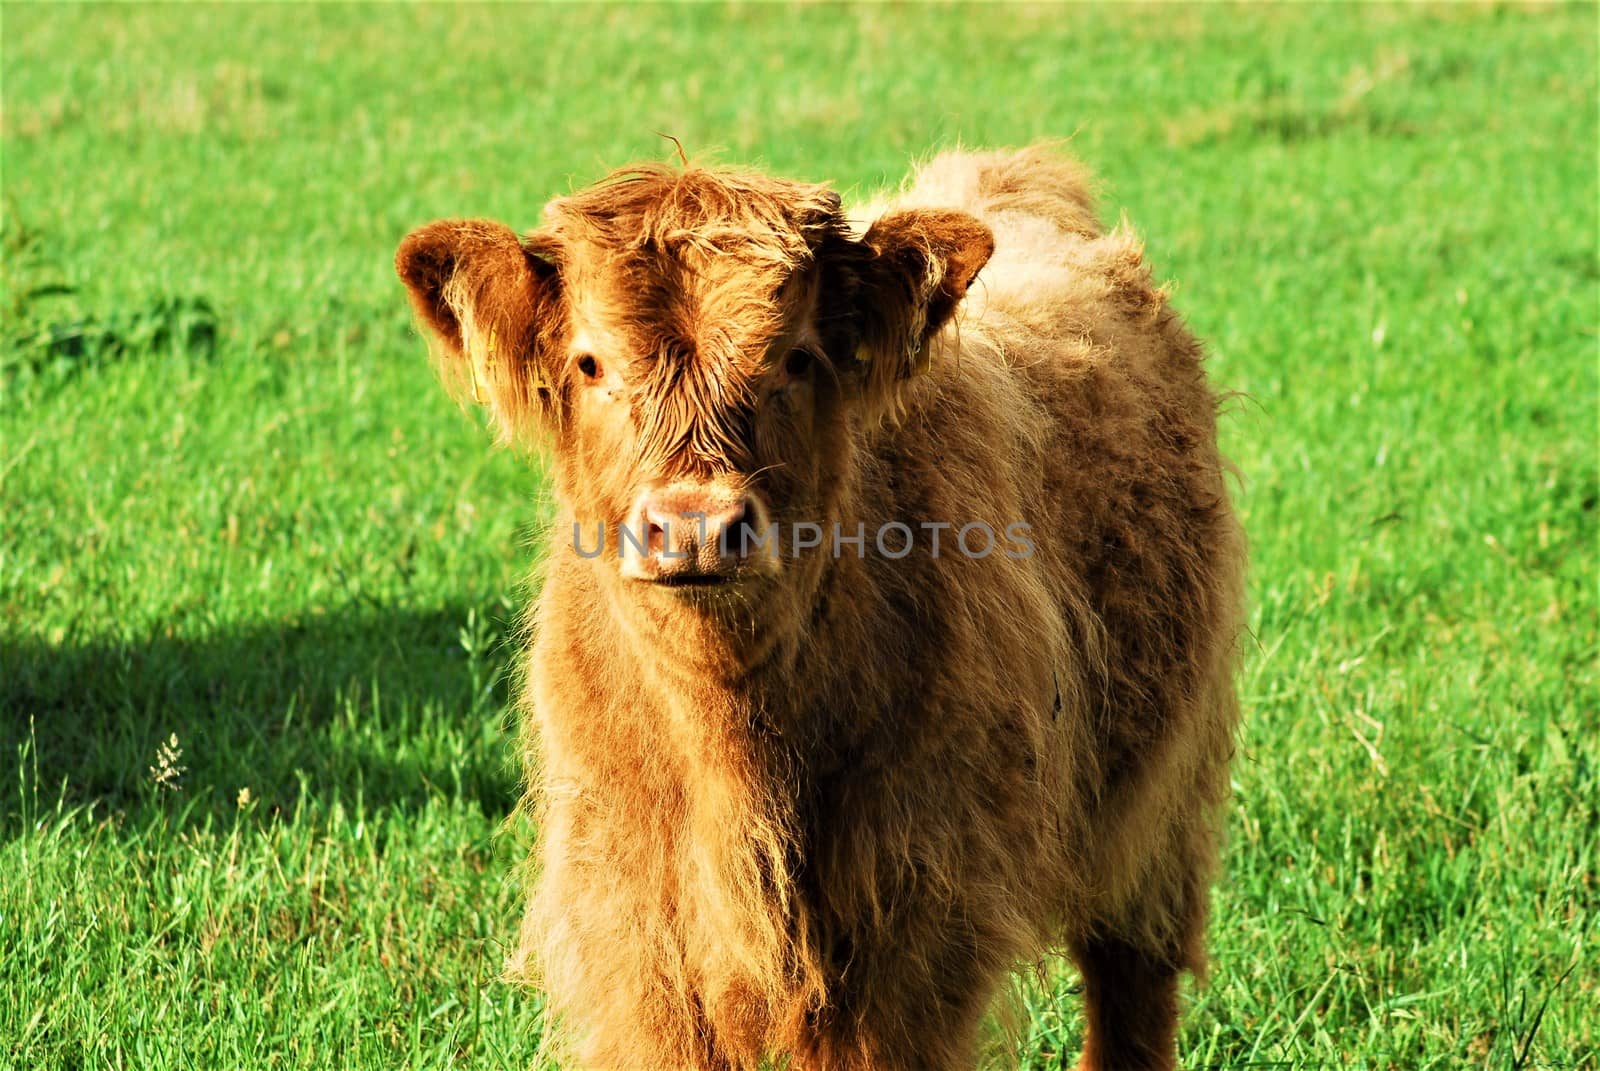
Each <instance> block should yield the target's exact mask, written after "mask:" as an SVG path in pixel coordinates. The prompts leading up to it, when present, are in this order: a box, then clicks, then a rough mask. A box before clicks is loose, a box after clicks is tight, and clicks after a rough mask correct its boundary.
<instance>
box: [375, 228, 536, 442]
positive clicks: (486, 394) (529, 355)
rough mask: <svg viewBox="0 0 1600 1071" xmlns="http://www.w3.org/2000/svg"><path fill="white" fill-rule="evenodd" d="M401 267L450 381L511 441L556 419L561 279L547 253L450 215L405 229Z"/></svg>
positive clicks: (503, 230)
mask: <svg viewBox="0 0 1600 1071" xmlns="http://www.w3.org/2000/svg"><path fill="white" fill-rule="evenodd" d="M394 265H395V271H396V272H398V273H399V275H400V279H401V281H402V282H404V283H405V284H406V291H407V294H408V296H409V297H410V299H411V307H412V308H413V309H414V310H415V311H416V314H417V318H418V320H420V321H421V323H422V325H423V327H424V328H426V329H427V331H428V333H429V334H430V335H431V336H432V342H433V345H432V346H431V347H430V349H431V350H432V352H433V354H434V358H435V361H436V363H437V364H438V365H439V371H440V374H441V376H442V377H443V379H444V380H445V383H446V385H447V386H450V387H453V388H455V389H456V391H457V393H461V394H466V393H470V395H471V397H472V399H473V400H474V401H476V402H479V403H481V404H483V405H486V406H488V408H489V411H490V413H491V414H492V415H493V417H494V422H495V425H496V427H497V429H498V430H499V433H500V437H501V438H502V439H503V440H507V441H509V440H512V439H515V438H520V437H522V436H524V435H526V434H529V433H533V432H537V431H539V430H540V429H541V428H542V427H543V426H545V425H546V424H548V423H549V422H550V421H552V420H553V419H554V417H555V408H554V407H555V404H556V399H555V392H554V389H553V386H552V379H553V377H552V376H551V375H550V374H548V372H547V370H546V366H547V365H548V362H549V356H548V354H549V350H550V349H551V347H550V345H549V341H550V338H551V336H552V335H553V334H554V333H555V332H556V331H557V330H558V327H559V324H560V300H559V291H560V279H559V274H558V271H557V269H556V266H555V260H554V257H553V256H552V255H551V254H550V252H549V251H545V250H542V249H541V248H540V247H539V245H538V244H537V242H536V241H535V239H533V238H529V239H527V240H524V239H519V238H518V237H517V235H516V232H514V231H513V230H512V229H511V228H510V227H507V226H505V225H503V224H500V223H494V222H491V221H489V220H480V219H468V220H459V219H447V220H440V221H439V222H437V223H430V224H428V225H427V226H425V227H419V228H417V229H416V230H414V231H412V232H411V233H410V234H408V235H406V237H405V240H404V241H402V242H401V243H400V249H399V251H398V252H397V253H396V254H395V259H394Z"/></svg>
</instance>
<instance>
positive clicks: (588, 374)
mask: <svg viewBox="0 0 1600 1071" xmlns="http://www.w3.org/2000/svg"><path fill="white" fill-rule="evenodd" d="M578 371H580V372H582V373H583V375H584V378H585V379H599V378H600V362H599V361H597V360H595V359H594V357H593V356H591V355H590V354H587V353H586V354H584V355H583V356H582V357H579V358H578Z"/></svg>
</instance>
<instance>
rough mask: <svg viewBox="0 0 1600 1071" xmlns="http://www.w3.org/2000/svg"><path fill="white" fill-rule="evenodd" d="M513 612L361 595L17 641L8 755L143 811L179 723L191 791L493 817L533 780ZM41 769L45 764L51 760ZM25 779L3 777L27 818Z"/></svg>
mask: <svg viewBox="0 0 1600 1071" xmlns="http://www.w3.org/2000/svg"><path fill="white" fill-rule="evenodd" d="M509 616H510V615H509V613H508V612H506V611H504V610H502V609H499V608H496V611H495V612H494V613H492V614H485V613H483V612H482V611H478V610H473V609H469V608H467V607H445V608H438V609H431V610H420V611H412V610H366V609H359V610H358V609H350V610H346V611H342V612H335V613H332V614H329V615H326V616H318V617H311V618H308V619H306V620H303V621H296V622H290V623H273V624H262V625H253V626H250V627H247V628H242V629H235V630H231V631H224V632H220V633H219V634H216V635H212V636H205V637H200V638H191V637H181V636H157V637H153V638H149V639H144V640H140V641H133V642H118V641H115V640H99V639H96V640H91V641H88V642H81V643H79V642H74V641H72V640H70V639H69V640H67V641H65V642H63V643H59V644H53V643H49V642H46V641H45V640H43V639H42V638H36V637H23V638H21V639H16V638H12V639H7V640H4V641H0V749H3V750H0V755H3V756H5V758H3V759H0V770H4V769H7V768H9V767H11V765H12V758H13V757H18V758H21V759H22V760H23V770H22V773H23V775H24V777H25V778H26V779H27V780H29V781H33V783H34V784H36V786H37V790H38V793H39V796H40V797H41V798H48V799H50V800H51V801H54V799H55V798H56V796H57V794H58V793H60V794H61V795H63V796H64V797H65V800H66V802H67V803H68V804H86V803H90V802H96V803H97V804H98V805H99V806H100V807H101V809H102V813H104V812H105V811H107V810H109V811H123V812H125V813H128V814H130V815H132V814H133V813H134V812H137V811H139V810H141V809H144V808H147V807H153V806H162V807H166V806H168V805H169V803H170V800H160V799H158V797H159V795H160V793H158V792H157V786H156V785H155V780H156V777H155V774H154V773H153V772H152V770H151V767H152V766H153V765H156V764H157V762H158V759H157V751H158V749H159V747H160V745H161V743H162V742H164V741H166V740H167V739H168V738H169V737H170V736H172V735H174V734H175V735H176V736H177V738H178V746H179V748H181V752H182V753H181V757H180V758H178V759H177V760H176V763H175V765H177V766H180V767H183V768H185V769H184V770H183V772H182V773H181V775H179V778H178V783H179V786H180V788H179V793H180V794H181V795H182V797H183V798H184V799H185V800H186V801H192V802H194V803H196V804H198V806H200V807H202V808H204V807H210V808H212V809H215V810H218V811H231V810H233V809H234V808H235V807H236V806H237V802H236V801H237V799H238V794H239V792H240V790H241V789H244V788H249V790H250V794H251V796H252V797H253V798H254V799H256V800H257V801H259V802H258V806H260V807H262V808H267V809H270V808H293V807H294V806H295V805H296V804H297V802H298V801H300V800H301V799H302V797H310V798H311V799H313V800H315V801H316V802H317V803H319V804H323V805H331V804H332V803H334V802H336V801H337V802H342V803H343V804H344V805H345V806H346V807H354V806H355V805H357V803H358V802H359V803H360V804H361V805H362V806H364V807H366V808H367V809H368V810H369V811H370V810H376V809H379V808H388V807H397V808H401V809H406V808H415V807H420V806H422V805H423V804H425V803H426V802H428V801H429V800H430V799H436V798H439V797H441V796H442V797H446V798H448V799H453V800H458V801H463V802H466V803H468V804H470V805H473V806H477V807H479V808H481V809H482V810H483V812H484V813H485V814H487V815H490V816H492V817H499V816H501V815H504V814H506V813H507V811H508V810H509V809H510V808H511V806H512V804H513V802H514V800H515V798H516V792H517V784H516V773H515V771H514V769H513V768H512V762H511V760H512V757H513V752H512V748H511V745H510V740H511V734H510V732H509V729H508V727H507V714H506V703H507V693H508V685H507V681H506V673H505V666H506V661H507V658H508V656H509V653H510V646H509V644H508V642H507V635H508V633H509V631H510V627H509V625H508V623H507V621H506V620H504V619H505V618H508V617H509ZM35 771H36V778H35ZM19 781H20V779H18V780H13V781H12V782H11V785H10V786H5V787H0V799H5V800H6V802H5V803H4V804H0V831H3V832H4V833H5V834H7V835H11V834H13V833H15V832H16V828H15V826H16V823H17V822H18V821H19V816H18V809H17V801H18V796H17V792H18V789H17V788H16V787H14V786H16V785H18V784H19Z"/></svg>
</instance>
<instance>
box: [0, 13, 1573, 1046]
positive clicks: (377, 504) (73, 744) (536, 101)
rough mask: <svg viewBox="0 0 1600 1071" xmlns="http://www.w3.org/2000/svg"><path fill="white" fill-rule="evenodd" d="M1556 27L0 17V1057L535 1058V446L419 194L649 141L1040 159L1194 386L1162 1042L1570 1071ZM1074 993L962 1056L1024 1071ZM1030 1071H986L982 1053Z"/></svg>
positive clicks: (470, 209) (999, 16)
mask: <svg viewBox="0 0 1600 1071" xmlns="http://www.w3.org/2000/svg"><path fill="white" fill-rule="evenodd" d="M1595 31H1596V8H1595V7H1594V6H1593V5H1574V6H1549V7H1543V6H1536V5H1509V6H1502V5H1494V6H1489V5H1483V6H1478V5H1474V6H1461V7H1444V8H1422V7H1404V8H1398V7H1397V8H1389V7H1359V8H1356V7H1352V8H1342V7H1335V6H1331V5H1329V6H1305V7H1301V6H1280V7H1265V6H1264V7H1245V8H1228V9H1221V8H1211V7H1201V6H1192V7H1191V6H1154V7H1127V8H1106V9H1101V8H1090V7H1079V6H1060V7H1008V8H981V9H980V8H962V7H937V8H933V7H928V8H918V7H905V8H902V7H876V6H874V7H867V8H860V9H852V8H845V7H834V6H823V5H818V6H802V7H766V6H752V7H739V8H733V9H723V8H712V7H685V8H676V7H644V8H612V7H590V6H558V7H540V8H531V7H530V8H506V7H489V6H483V7H478V6H474V7H470V8H461V9H444V8H437V7H418V8H402V7H338V6H332V5H328V6H307V7H301V6H295V7H279V6H273V7H267V6H261V7H255V6H248V7H229V8H220V7H209V6H208V7H187V6H185V7H178V6H168V7H149V8H145V7H125V8H124V7H117V8H110V9H100V8H81V7H70V8H69V7H54V6H32V5H28V6H22V5H8V6H7V7H6V8H5V10H4V12H3V35H0V63H3V69H4V90H3V101H0V103H3V120H0V124H3V125H0V154H3V172H0V179H3V185H0V195H3V202H0V203H3V250H4V253H3V257H4V266H5V271H4V279H5V283H4V291H3V294H0V307H3V309H4V319H3V325H0V756H3V757H0V1066H5V1067H17V1068H28V1069H57V1068H59V1069H68V1068H73V1069H75V1068H88V1067H95V1068H100V1067H138V1068H146V1069H156V1068H188V1067H213V1066H215V1067H237V1068H256V1067H328V1068H335V1067H337V1068H345V1067H348V1068H379V1067H385V1068H388V1067H394V1066H397V1065H400V1066H406V1067H419V1068H436V1067H447V1066H449V1067H462V1068H508V1069H520V1068H525V1067H528V1066H530V1065H533V1064H534V1063H535V1061H536V1060H537V1058H538V1049H539V1041H540V1037H541V1032H542V1030H543V1020H542V1003H541V1000H540V998H539V996H538V994H537V993H533V992H527V991H520V990H517V989H514V988H512V987H510V986H508V985H506V984H504V983H503V982H502V981H500V980H499V978H498V975H499V972H500V970H501V967H502V964H503V960H504V957H505V954H506V951H507V949H508V947H509V945H510V944H511V943H512V941H513V939H514V937H515V928H516V924H517V916H518V912H519V904H518V899H519V895H518V880H519V879H518V875H517V873H516V865H517V862H518V860H520V859H521V858H522V856H523V855H524V854H525V852H526V850H527V845H528V843H529V841H530V838H531V837H532V836H533V832H534V831H533V830H532V829H531V828H529V826H528V823H527V821H526V820H525V819H522V818H519V817H518V816H517V814H516V811H515V808H516V800H517V795H518V786H517V776H518V775H517V772H516V762H517V755H516V753H515V738H514V734H513V733H512V731H511V727H510V721H509V712H508V687H507V683H506V675H505V674H506V667H507V664H508V661H509V659H510V657H511V654H512V650H513V647H512V643H513V642H514V634H515V629H516V618H517V614H518V611H519V609H520V607H521V606H522V605H523V604H524V603H525V602H526V601H527V599H528V598H529V597H530V589H529V585H528V582H527V580H526V577H527V576H528V573H529V570H530V568H531V566H532V564H533V562H534V560H535V558H536V556H537V554H538V550H539V547H538V544H539V543H540V541H541V538H542V537H541V536H540V522H541V518H543V517H544V516H546V515H547V505H546V504H545V503H544V502H543V501H542V500H541V493H540V487H541V482H540V474H539V468H538V465H537V462H536V461H533V460H530V459H528V458H524V457H519V456H516V455H514V454H512V453H510V452H508V451H505V450H498V449H491V447H490V442H489V436H488V434H487V433H486V432H485V431H484V429H483V426H482V420H481V419H480V418H479V417H478V415H477V414H475V413H463V412H462V411H460V410H459V409H457V408H456V407H455V406H454V405H453V404H452V403H451V402H450V401H449V400H448V399H447V398H446V396H445V395H444V393H443V391H441V390H440V389H439V388H438V387H437V385H436V384H435V383H434V381H433V376H432V373H431V371H430V369H429V367H428V363H427V361H426V359H425V356H424V345H423V342H422V340H421V338H420V337H419V336H418V334H417V332H416V330H415V328H414V327H413V326H412V324H411V320H410V315H409V311H408V309H407V307H406V303H405V300H404V297H403V293H402V290H401V287H400V284H399V283H398V281H397V280H396V279H395V277H394V272H393V268H392V256H393V252H394V248H395V245H396V243H397V242H398V241H399V239H400V237H401V236H402V235H403V234H404V233H405V232H406V231H407V230H408V229H409V228H411V227H412V226H415V225H417V224H419V223H422V222H426V221H428V220H430V219H434V218H437V217H441V216H476V215H482V216H490V217H494V218H497V219H501V220H503V221H505V222H507V223H510V224H511V225H513V226H515V227H517V228H519V229H522V228H527V227H531V226H533V225H534V224H536V223H537V222H538V218H539V210H540V207H541V206H542V204H543V203H544V201H545V200H546V199H547V198H548V197H549V196H551V195H552V194H555V193H560V192H566V191H568V190H570V189H572V188H575V187H576V186H579V185H582V184H585V183H587V182H589V181H592V180H593V179H595V178H597V177H599V176H600V175H602V174H604V173H605V172H606V171H607V170H608V169H609V168H610V167H611V166H614V165H617V164H620V163H623V162H626V161H628V160H631V159H637V158H652V159H670V158H675V150H674V149H673V148H672V146H671V144H670V143H669V142H666V141H664V140H663V139H662V138H661V137H659V136H657V134H656V133H655V132H657V131H661V132H666V133H669V134H671V135H673V136H675V137H676V138H678V139H679V140H680V141H681V142H682V143H683V145H684V146H685V148H686V149H687V150H688V151H689V152H690V154H691V155H693V156H696V157H701V158H705V157H708V156H709V157H710V158H713V159H721V160H723V161H726V162H729V163H741V164H757V165H760V166H762V167H763V168H765V169H767V170H769V171H771V172H773V173H775V174H782V175H786V176H792V177H798V178H806V179H813V180H831V181H833V182H834V183H835V184H836V185H837V186H838V187H839V188H840V189H842V190H843V191H845V192H846V195H847V197H848V196H849V195H850V194H852V193H854V194H857V195H865V194H867V193H869V192H871V191H873V190H875V189H877V188H880V187H882V186H884V185H886V184H892V183H894V182H897V181H898V180H899V178H900V177H901V176H902V175H903V174H904V172H905V168H906V164H907V161H908V159H909V158H910V157H913V156H918V155H924V154H926V153H928V152H929V151H930V150H932V149H934V148H936V147H938V146H941V145H948V144H954V143H957V142H960V143H963V144H968V145H1008V144H1019V143H1026V142H1030V141H1033V140H1036V139H1040V138H1045V137H1062V136H1069V137H1070V138H1071V141H1070V143H1069V147H1070V150H1071V151H1072V152H1074V153H1075V154H1077V155H1078V156H1080V157H1081V158H1082V159H1083V160H1085V161H1086V162H1087V163H1088V164H1089V165H1090V166H1091V167H1092V168H1093V169H1094V170H1095V172H1096V173H1097V174H1098V175H1099V176H1100V179H1101V184H1102V204H1103V206H1104V213H1105V215H1106V216H1107V217H1108V218H1110V219H1116V218H1117V217H1118V216H1119V214H1122V213H1126V215H1127V217H1128V219H1129V220H1130V222H1131V223H1132V224H1133V225H1134V226H1135V227H1136V228H1137V229H1138V230H1139V231H1140V232H1141V233H1142V234H1143V235H1144V236H1145V238H1146V242H1147V249H1148V253H1149V256H1150V259H1151V260H1152V261H1153V262H1154V263H1155V264H1156V265H1157V270H1158V272H1159V273H1160V274H1161V275H1162V276H1163V277H1164V278H1167V279H1169V280H1171V281H1172V284H1173V286H1174V288H1175V293H1176V302H1177V304H1178V305H1179V307H1180V308H1182V309H1183V310H1184V312H1185V314H1186V316H1187V318H1188V320H1189V322H1190V323H1191V325H1192V326H1193V328H1194V329H1195V331H1196V332H1197V333H1198V334H1199V335H1200V336H1201V337H1202V338H1204V339H1206V340H1207V341H1208V344H1209V347H1210V352H1211V359H1210V365H1209V367H1210V373H1211V375H1212V376H1213V378H1214V381H1215V382H1216V383H1217V384H1219V385H1220V386H1223V387H1226V388H1230V389H1232V390H1236V391H1238V392H1240V395H1239V397H1237V398H1236V399H1235V400H1233V401H1232V402H1231V403H1230V405H1229V407H1228V413H1227V416H1226V417H1225V418H1224V420H1223V424H1222V435H1223V446H1224V450H1225V452H1226V453H1228V454H1229V455H1230V456H1231V457H1232V458H1233V460H1234V462H1235V463H1236V464H1237V467H1238V469H1239V472H1240V480H1239V482H1238V485H1237V495H1238V502H1239V506H1240V512H1241V515H1242V517H1243V519H1244V522H1245V525H1246V528H1247V530H1248V532H1249V534H1250V538H1251V545H1252V566H1251V583H1250V592H1251V614H1250V626H1251V632H1252V638H1251V641H1250V649H1249V651H1248V653H1247V659H1246V663H1245V667H1244V670H1243V674H1242V677H1241V692H1242V695H1243V698H1244V726H1243V731H1242V735H1241V738H1240V741H1239V752H1238V758H1237V761H1236V764H1235V767H1234V779H1235V782H1236V783H1235V798H1234V802H1233V805H1232V808H1231V810H1230V813H1229V825H1228V831H1229V840H1228V847H1227V849H1226V853H1225V873H1224V875H1223V877H1222V880H1221V881H1220V883H1219V884H1218V886H1217V888H1216V891H1215V894H1214V908H1213V919H1212V925H1211V948H1212V955H1213V961H1214V965H1213V970H1212V974H1211V977H1210V979H1209V982H1208V983H1207V984H1205V985H1204V986H1186V994H1187V998H1188V1005H1187V1009H1186V1012H1185V1016H1184V1029H1183V1047H1184V1053H1185V1066H1186V1067H1189V1068H1194V1069H1198V1068H1243V1067H1273V1068H1323V1067H1362V1068H1396V1069H1443V1068H1456V1067H1468V1066H1482V1067H1492V1068H1535V1067H1540V1068H1589V1069H1595V1068H1600V1014H1596V1012H1595V1009H1596V1008H1597V1007H1600V953H1597V951H1596V943H1597V941H1600V680H1597V677H1600V674H1597V663H1596V657H1597V643H1600V599H1597V583H1596V547H1597V536H1600V525H1597V518H1600V505H1597V503H1600V444H1597V435H1600V362H1597V343H1600V339H1597V325H1600V266H1597V227H1600V219H1597V204H1600V183H1597V172H1596V146H1597V139H1600V114H1597V99H1600V98H1597V93H1600V56H1597V45H1596V32H1595ZM1075 985H1076V979H1075V977H1074V976H1073V974H1072V972H1071V971H1070V969H1068V968H1066V967H1064V966H1062V965H1060V964H1057V963H1046V964H1043V965H1041V968H1040V970H1039V971H1038V972H1037V973H1036V974H1035V975H1034V976H1033V977H1032V978H1031V980H1030V981H1028V982H1027V983H1026V984H1024V985H1023V986H1022V987H1021V991H1020V993H1019V1002H1018V1006H1017V1008H1016V1010H1015V1014H1014V1020H1015V1021H1014V1023H1013V1025H1012V1028H1013V1029H1014V1030H1015V1031H1016V1032H1017V1034H1018V1036H1019V1038H1020V1041H1019V1044H1020V1057H1019V1055H1018V1054H1017V1053H1016V1052H1015V1051H1014V1050H1013V1049H1008V1048H1007V1047H1006V1043H1005V1041H1004V1039H1003V1036H1002V1035H1003V1031H1002V1028H1001V1027H1000V1026H998V1025H997V1026H996V1029H995V1042H994V1049H995V1056H994V1066H996V1067H1008V1068H1009V1067H1018V1066H1020V1067H1026V1068H1030V1069H1045V1068H1059V1067H1064V1066H1065V1067H1070V1066H1071V1064H1072V1061H1074V1060H1075V1059H1076V1056H1077V1050H1078V1046H1079V1045H1080V1043H1081V1040H1082V1024H1081V1021H1080V1020H1079V1018H1078V1011H1077V1008H1078V1002H1077V1001H1076V1000H1075V999H1067V998H1066V994H1067V993H1068V991H1069V990H1071V989H1072V987H1074V986H1075ZM1019 1060H1020V1062H1019Z"/></svg>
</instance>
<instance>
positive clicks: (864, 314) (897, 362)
mask: <svg viewBox="0 0 1600 1071" xmlns="http://www.w3.org/2000/svg"><path fill="white" fill-rule="evenodd" d="M861 244H862V245H863V246H865V247H866V249H867V250H868V251H869V252H870V254H871V256H870V259H869V260H868V261H867V263H866V264H865V265H864V266H863V268H862V271H861V278H860V284H861V290H860V297H859V303H860V309H859V324H860V327H861V349H860V351H859V352H858V353H857V354H856V358H857V360H858V361H861V362H864V363H865V364H866V368H865V369H864V374H865V382H866V387H867V393H868V395H869V396H874V397H876V398H877V399H878V400H879V401H880V402H882V403H886V404H887V405H888V406H889V407H890V408H892V407H893V402H892V399H893V395H894V392H895V388H896V387H897V386H898V385H899V384H900V383H902V382H904V381H905V380H907V379H910V378H911V377H912V376H914V375H916V374H917V373H919V372H922V371H925V370H926V369H927V367H928V360H929V353H928V349H929V347H928V343H929V341H930V340H931V339H932V338H933V336H934V335H936V334H938V333H939V330H940V329H941V328H943V327H944V325H945V324H946V323H948V322H949V321H950V318H951V316H953V315H954V314H955V311H956V307H957V306H958V305H960V304H961V300H962V298H964V297H966V295H967V288H968V287H970V286H971V285H972V282H973V280H974V279H975V278H977V275H978V272H979V271H980V270H981V269H982V268H983V266H984V265H985V264H987V263H988V262H989V257H990V256H991V255H993V253H994V234H993V232H991V231H990V230H989V228H988V227H987V226H985V225H984V224H982V223H980V222H979V221H978V220H976V219H974V218H973V217H971V216H969V215H967V214H966V213H965V212H955V211H947V210H938V209H917V210H910V211H903V212H892V213H890V214H889V215H886V216H884V217H882V218H881V219H879V220H878V221H877V222H875V223H874V224H873V225H872V227H871V228H870V229H869V230H868V231H867V233H866V234H865V235H863V236H862V238H861Z"/></svg>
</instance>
